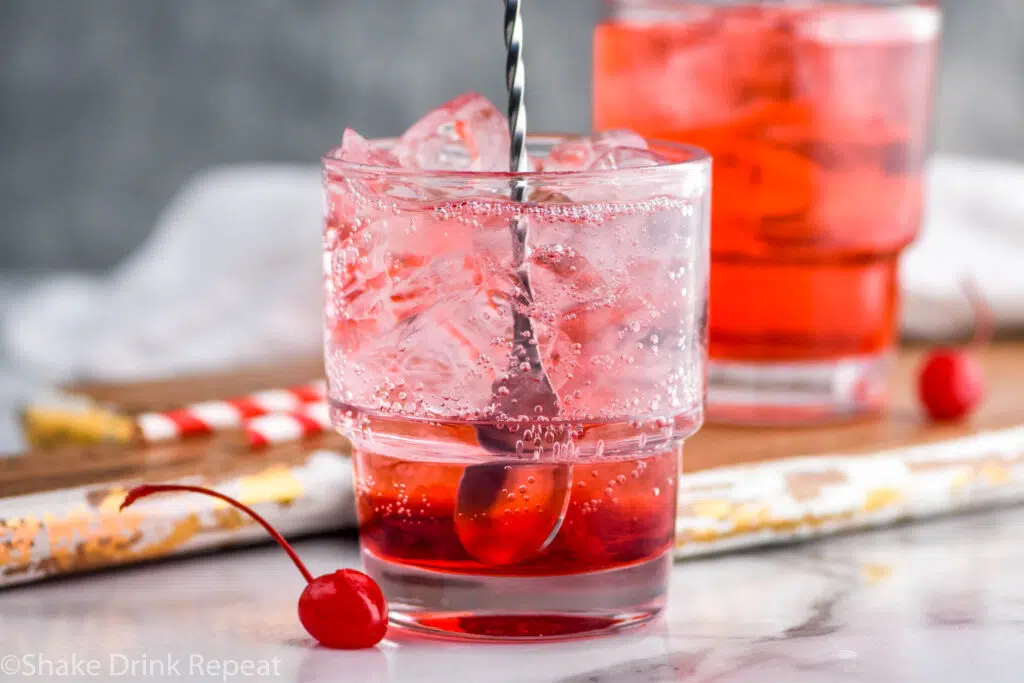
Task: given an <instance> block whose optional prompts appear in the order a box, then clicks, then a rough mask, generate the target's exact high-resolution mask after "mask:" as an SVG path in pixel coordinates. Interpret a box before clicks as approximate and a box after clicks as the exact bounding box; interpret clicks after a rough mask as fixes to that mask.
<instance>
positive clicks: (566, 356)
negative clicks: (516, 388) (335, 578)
mask: <svg viewBox="0 0 1024 683" xmlns="http://www.w3.org/2000/svg"><path fill="white" fill-rule="evenodd" d="M555 142H557V138H538V139H535V140H533V141H532V142H531V144H530V146H529V149H530V152H531V155H543V154H544V153H545V152H546V151H547V149H548V148H550V147H551V145H552V144H553V143H555ZM379 144H383V145H386V144H388V143H387V142H386V141H384V142H381V143H379ZM651 148H652V149H653V150H655V151H657V152H659V153H661V154H662V155H663V156H665V157H666V158H667V159H668V160H669V161H670V163H666V164H664V165H661V166H657V167H646V168H622V167H620V168H612V169H609V170H600V171H588V172H554V173H526V174H508V173H467V172H461V173H459V172H423V171H406V170H401V169H385V168H380V167H371V166H359V165H356V164H352V163H346V162H342V161H340V160H339V159H338V158H335V157H333V156H332V157H328V158H326V159H324V162H323V163H324V182H325V188H326V195H327V209H326V211H327V213H326V228H325V258H324V266H325V290H326V299H327V303H326V315H325V325H326V329H325V349H326V365H327V376H328V381H329V386H330V398H331V402H332V405H333V407H334V412H333V417H334V419H335V422H336V424H337V425H338V427H339V428H340V429H341V430H342V431H343V433H345V434H346V435H347V436H349V437H350V438H351V440H352V443H353V446H354V460H355V466H356V498H357V506H358V513H359V523H360V541H361V544H362V549H363V555H364V560H365V563H366V568H367V571H368V572H369V573H370V574H371V575H372V576H373V577H374V578H375V579H376V580H377V581H378V582H379V583H380V584H381V586H382V587H383V589H384V591H385V594H386V595H387V597H388V600H389V603H390V605H391V610H392V618H393V620H394V621H395V622H396V623H399V624H403V625H406V626H412V627H416V628H420V629H425V630H430V631H440V632H448V633H457V634H461V635H466V636H475V637H558V636H568V635H575V634H580V633H588V632H594V631H601V630H606V629H610V628H615V627H618V626H622V625H626V624H632V623H638V622H641V621H644V620H646V619H648V618H650V617H651V616H652V615H653V614H655V613H656V612H657V611H658V610H660V609H661V607H662V605H663V604H664V600H665V591H666V587H667V578H668V572H669V568H670V562H671V559H670V549H671V547H672V543H673V530H674V526H675V508H676V487H677V484H678V476H679V466H680V453H681V450H682V442H683V440H684V439H685V438H686V437H688V436H689V435H691V434H692V433H693V432H694V431H696V430H697V428H698V427H699V426H700V424H701V422H702V420H703V404H704V374H705V354H706V345H705V330H706V305H707V271H708V263H707V259H708V219H709V210H710V202H709V198H710V180H711V176H710V160H709V159H708V158H707V156H706V155H705V154H704V153H703V152H701V151H700V150H696V149H694V148H689V147H683V146H678V145H673V144H669V143H664V144H663V143H654V142H652V143H651ZM616 154H618V152H616ZM627 156H628V153H627ZM616 158H617V159H618V162H621V164H627V165H628V163H629V162H630V159H628V158H626V157H616ZM513 180H516V181H518V182H521V183H525V186H526V198H527V201H526V202H525V203H516V202H513V201H511V200H510V199H509V192H510V187H511V184H512V182H513ZM516 220H524V221H526V222H527V224H528V226H529V247H530V250H529V251H530V253H529V254H528V259H527V264H528V266H527V269H528V272H529V278H530V283H531V286H532V290H533V302H532V304H529V305H527V306H525V308H524V309H523V310H524V311H525V312H526V313H527V314H528V315H529V317H530V319H531V321H532V323H533V329H534V332H535V339H536V345H537V347H538V349H539V353H540V357H541V360H542V363H543V365H544V369H545V371H546V373H547V375H548V377H549V378H550V381H551V385H552V387H553V389H554V390H555V391H556V392H557V394H558V400H559V404H560V414H559V415H556V416H554V417H549V416H548V415H547V414H546V413H543V412H540V413H539V412H537V410H536V408H537V406H532V405H522V406H519V409H518V410H513V409H511V408H509V409H507V410H506V409H504V408H499V406H498V404H497V401H496V400H495V396H494V395H493V393H492V392H493V389H492V386H493V384H494V382H495V380H496V379H499V378H500V377H502V376H504V375H506V374H510V373H511V374H514V373H516V372H519V371H520V369H519V363H518V360H516V359H513V357H512V356H513V346H512V307H513V306H520V305H521V304H520V303H519V301H520V299H519V298H518V297H519V292H518V286H519V278H518V277H517V275H516V269H515V267H514V265H513V242H512V234H511V226H512V224H513V222H514V221H516ZM509 411H512V412H511V414H510V412H509ZM485 429H491V430H501V431H502V432H507V433H508V434H510V435H513V436H512V438H511V439H509V440H508V441H507V443H506V444H505V445H504V446H500V447H498V448H496V447H495V445H494V443H493V440H491V443H490V445H489V446H488V447H487V448H486V449H485V448H484V446H482V445H481V442H482V439H480V438H479V436H480V430H485Z"/></svg>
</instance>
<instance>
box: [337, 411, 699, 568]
mask: <svg viewBox="0 0 1024 683" xmlns="http://www.w3.org/2000/svg"><path fill="white" fill-rule="evenodd" d="M393 427H394V425H392V428H393ZM408 427H409V425H406V428H408ZM437 429H438V430H439V431H444V430H447V431H449V433H451V434H452V435H453V437H454V438H458V436H457V435H460V433H461V436H462V437H463V439H464V445H465V446H466V447H468V448H469V449H472V448H474V447H475V443H474V442H475V439H474V437H473V430H472V429H471V428H467V426H466V425H464V424H457V423H452V424H448V425H444V426H440V425H439V426H438V427H437ZM598 429H609V426H603V425H602V426H598V425H590V426H585V427H584V430H588V431H589V430H598ZM622 431H623V433H625V431H626V430H622ZM630 431H632V428H630ZM679 451H680V447H679V445H678V444H677V445H674V446H673V445H671V443H669V444H666V445H665V447H663V448H658V449H650V450H648V449H643V450H636V449H634V450H633V451H632V452H629V451H628V450H627V452H625V453H623V454H621V455H619V456H618V457H609V456H606V455H603V456H602V457H600V458H598V459H593V460H591V461H589V462H587V461H579V462H575V463H573V468H572V469H573V473H572V476H571V478H564V477H562V478H560V477H558V476H556V473H555V470H556V469H557V468H558V467H560V465H557V464H551V463H529V462H528V463H525V464H524V463H522V461H516V460H509V461H507V464H505V465H504V467H505V472H506V473H507V478H506V479H505V481H504V482H503V483H502V486H501V489H500V491H498V493H499V495H498V496H497V497H496V499H495V500H494V503H493V504H492V505H490V506H489V507H488V509H487V510H486V511H485V512H483V513H480V514H471V513H466V512H463V511H462V510H460V506H459V502H458V495H457V492H458V487H459V484H460V482H461V481H462V479H463V476H464V474H465V471H466V468H467V467H471V466H472V465H471V464H469V463H466V462H457V461H455V462H439V461H437V460H436V459H433V460H431V459H424V457H423V456H422V455H420V456H419V457H417V456H418V455H419V454H417V453H416V449H414V448H410V449H404V451H403V452H401V453H399V454H397V455H381V454H376V453H373V452H372V451H368V450H364V449H359V450H358V451H357V452H356V454H355V457H356V469H357V471H358V479H357V481H356V499H357V505H358V510H359V520H360V539H361V541H362V543H363V548H364V549H365V551H366V552H368V553H371V554H372V555H374V556H375V557H376V558H379V559H381V560H384V561H390V562H400V563H403V564H405V565H409V566H414V567H419V568H422V569H428V570H434V571H442V572H450V573H455V574H474V575H494V576H559V575H568V574H580V573H585V572H595V571H603V570H609V569H620V568H623V567H628V566H630V565H634V564H642V563H644V562H647V561H649V560H653V559H656V558H658V557H661V556H662V555H664V554H665V552H666V551H668V550H669V549H670V548H671V546H672V541H673V530H674V528H675V510H676V496H675V493H676V478H677V476H678V468H679V458H680V452H679ZM483 457H486V456H483ZM499 464H500V461H499ZM566 497H567V498H568V502H567V503H566V504H565V507H564V509H563V508H562V501H564V500H565V499H566ZM560 515H561V516H562V521H561V528H560V529H559V531H558V533H557V534H556V535H555V537H554V538H553V539H552V540H551V542H550V544H548V545H547V546H546V547H544V549H543V550H542V551H540V552H534V551H535V550H536V549H537V548H538V547H541V546H542V544H543V540H544V539H545V537H546V536H547V535H548V534H549V533H550V531H551V529H552V528H553V526H554V524H553V520H554V518H556V517H558V516H560ZM520 558H521V559H520ZM481 559H483V560H485V561H481Z"/></svg>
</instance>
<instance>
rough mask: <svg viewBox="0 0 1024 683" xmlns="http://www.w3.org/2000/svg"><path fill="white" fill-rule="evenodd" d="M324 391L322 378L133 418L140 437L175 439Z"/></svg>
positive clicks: (231, 425)
mask: <svg viewBox="0 0 1024 683" xmlns="http://www.w3.org/2000/svg"><path fill="white" fill-rule="evenodd" d="M326 391H327V389H326V386H325V384H324V382H322V381H320V382H313V383H312V384H305V385H302V386H297V387H290V388H287V389H270V390H268V391H258V392H256V393H254V394H249V395H248V396H239V397H236V398H228V399H224V400H220V401H203V402H202V403H193V404H192V405H188V406H185V407H184V408H179V409H177V410H170V411H167V412H163V413H143V414H142V415H139V416H138V417H137V418H136V424H137V425H138V427H139V431H140V433H141V434H142V440H143V441H146V442H149V443H157V442H161V441H177V440H179V439H187V438H189V437H192V436H200V435H203V434H212V433H213V432H217V431H222V430H225V429H237V428H239V427H241V426H242V425H243V424H244V423H245V422H246V421H247V420H250V419H252V418H254V417H259V416H260V415H267V414H268V413H281V412H289V411H294V410H299V409H301V408H302V407H303V406H305V405H308V404H310V403H321V402H323V400H324V396H325V395H326Z"/></svg>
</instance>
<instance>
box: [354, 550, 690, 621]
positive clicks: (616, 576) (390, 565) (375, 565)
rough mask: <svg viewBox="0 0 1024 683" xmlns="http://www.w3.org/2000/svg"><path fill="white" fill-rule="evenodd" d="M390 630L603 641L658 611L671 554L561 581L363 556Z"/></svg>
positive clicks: (650, 617) (555, 578)
mask: <svg viewBox="0 0 1024 683" xmlns="http://www.w3.org/2000/svg"><path fill="white" fill-rule="evenodd" d="M363 560H364V563H365V565H366V573H367V574H369V575H370V576H372V577H373V578H374V579H375V580H376V581H377V583H379V584H380V587H381V589H383V591H384V595H385V596H387V599H388V608H389V611H390V615H391V623H392V624H394V625H396V626H400V627H403V628H408V629H411V630H414V631H417V632H420V633H425V634H429V635H434V636H446V637H454V638H460V639H484V640H499V641H500V640H516V641H522V640H553V639H563V638H581V637H590V636H597V635H604V634H607V633H611V632H614V631H619V630H622V629H624V628H628V627H632V626H637V625H639V624H642V623H644V622H647V621H649V620H650V619H652V618H653V617H654V616H655V615H656V614H658V612H660V611H661V609H662V608H663V607H664V605H665V596H666V591H667V589H668V580H669V573H670V570H671V567H672V554H671V549H669V550H666V551H665V552H664V553H663V554H662V555H660V556H658V557H656V558H655V559H652V560H647V561H646V562H643V563H640V564H635V565H631V566H628V567H623V568H619V569H610V570H607V571H601V572H594V573H592V574H570V575H565V576H530V577H523V576H467V575H464V574H446V573H443V572H436V571H429V570H424V569H420V568H418V567H410V566H409V565H405V564H400V563H397V562H392V561H389V560H384V559H382V558H380V557H378V556H376V555H373V554H372V553H368V552H365V551H364V552H363Z"/></svg>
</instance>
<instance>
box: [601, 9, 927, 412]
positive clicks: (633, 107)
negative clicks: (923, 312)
mask: <svg viewBox="0 0 1024 683" xmlns="http://www.w3.org/2000/svg"><path fill="white" fill-rule="evenodd" d="M613 5H614V6H615V8H616V11H615V12H614V13H613V15H612V16H611V17H610V18H609V19H608V20H607V21H605V22H604V23H602V24H601V25H600V26H599V27H598V29H597V32H596V35H595V57H594V69H595V75H594V78H595V83H594V89H595V101H594V121H595V127H597V128H599V129H600V128H605V127H618V126H629V127H631V128H634V129H636V130H638V131H640V132H641V133H643V134H645V135H652V136H657V137H663V138H667V139H672V140H678V141H683V142H687V143H693V144H697V145H700V146H702V147H704V148H706V149H707V150H709V151H710V152H711V154H712V155H713V157H714V168H715V170H714V177H715V201H714V212H715V228H714V232H713V235H714V236H713V239H712V275H711V277H712V289H711V292H712V293H711V329H710V355H711V370H710V372H711V376H710V387H709V392H710V393H709V401H710V408H709V410H710V411H711V414H712V416H717V417H722V418H725V419H730V420H740V421H744V420H754V421H763V420H767V421H777V420H781V421H793V420H795V421H803V420H817V419H821V418H823V417H829V416H837V415H848V414H858V413H863V412H869V411H873V410H876V409H878V408H880V407H881V406H882V405H884V401H885V393H886V391H885V388H886V387H885V365H886V364H885V360H886V358H887V356H888V354H889V353H890V351H891V349H892V347H893V344H894V342H895V340H896V339H897V335H898V330H897V325H898V268H897V266H898V260H899V255H900V252H901V251H902V250H903V248H904V247H906V246H907V244H909V243H910V242H911V241H912V240H913V239H914V237H915V235H916V234H917V232H918V229H919V227H920V224H921V214H922V196H923V192H922V176H923V172H924V165H925V161H926V155H927V151H928V141H929V140H928V138H929V114H930V108H931V90H932V82H933V75H934V69H935V61H936V47H937V39H938V33H939V23H940V22H939V10H938V8H937V6H936V3H934V2H921V1H903V2H900V1H898V0H897V1H895V2H865V1H860V2H839V1H836V0H819V1H812V2H801V3H788V2H771V1H762V2H751V1H740V2H729V3H717V4H716V3H711V2H704V3H701V2H683V1H679V2H671V1H670V2H654V1H653V0H651V1H645V0H639V1H638V0H631V1H626V0H623V1H622V2H616V3H613ZM655 5H657V8H658V11H655V8H654V6H655Z"/></svg>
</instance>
